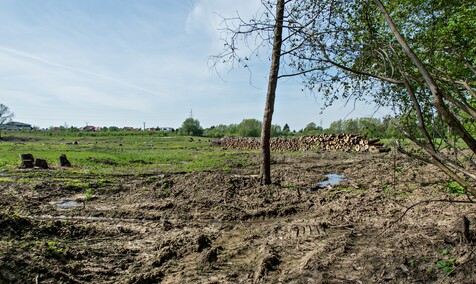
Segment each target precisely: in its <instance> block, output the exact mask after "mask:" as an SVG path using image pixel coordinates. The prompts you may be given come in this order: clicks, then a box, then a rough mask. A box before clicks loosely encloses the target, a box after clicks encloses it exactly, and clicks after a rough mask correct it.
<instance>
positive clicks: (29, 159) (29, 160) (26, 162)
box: [19, 154, 35, 169]
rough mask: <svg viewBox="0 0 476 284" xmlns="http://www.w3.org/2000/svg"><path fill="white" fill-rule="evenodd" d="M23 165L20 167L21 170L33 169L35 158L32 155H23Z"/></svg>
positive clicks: (21, 157)
mask: <svg viewBox="0 0 476 284" xmlns="http://www.w3.org/2000/svg"><path fill="white" fill-rule="evenodd" d="M20 159H21V164H20V166H19V168H20V169H32V168H34V167H35V165H34V164H33V162H34V160H35V159H34V158H33V155H32V154H21V155H20Z"/></svg>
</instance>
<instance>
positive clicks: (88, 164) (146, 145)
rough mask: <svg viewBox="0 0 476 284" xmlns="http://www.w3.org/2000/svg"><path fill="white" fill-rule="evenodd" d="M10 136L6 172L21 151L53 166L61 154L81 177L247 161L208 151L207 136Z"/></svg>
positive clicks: (1, 146) (1, 150) (1, 152)
mask: <svg viewBox="0 0 476 284" xmlns="http://www.w3.org/2000/svg"><path fill="white" fill-rule="evenodd" d="M8 134H9V136H8V137H6V140H5V141H1V142H0V165H1V167H2V168H3V169H4V170H13V169H16V168H17V167H18V165H19V164H20V162H21V161H20V158H19V155H20V154H25V153H31V154H32V155H33V156H34V157H37V158H42V159H46V160H47V161H48V164H49V165H50V167H53V168H59V156H60V155H61V154H65V155H66V156H67V157H68V159H69V160H70V161H71V163H72V164H73V167H72V168H70V169H69V171H70V172H75V171H77V172H79V173H82V174H112V173H115V174H117V173H127V174H142V173H147V172H178V171H185V172H190V171H202V170H230V169H232V168H233V167H234V165H235V164H236V163H240V164H242V165H247V164H249V163H250V161H248V158H247V156H243V155H242V154H241V152H242V151H235V150H227V151H224V150H222V149H221V148H219V147H211V146H210V143H208V142H207V141H205V138H203V139H201V140H199V139H195V140H194V141H192V142H189V137H186V136H171V137H168V136H165V137H164V136H160V135H157V136H154V135H151V134H150V133H149V132H137V133H134V134H132V135H124V136H115V135H111V136H107V135H100V136H96V135H95V134H96V133H84V136H82V137H71V136H70V135H69V133H64V134H65V135H63V136H61V135H59V134H56V135H51V136H50V135H48V134H46V133H41V132H36V133H33V132H32V133H26V132H9V133H8ZM73 141H76V142H77V144H73V143H71V142H73ZM28 174H35V173H28ZM6 181H7V180H6ZM66 186H73V187H77V188H87V187H88V184H87V183H86V184H84V182H81V181H75V180H69V181H67V184H66Z"/></svg>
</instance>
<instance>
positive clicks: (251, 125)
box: [238, 118, 262, 137]
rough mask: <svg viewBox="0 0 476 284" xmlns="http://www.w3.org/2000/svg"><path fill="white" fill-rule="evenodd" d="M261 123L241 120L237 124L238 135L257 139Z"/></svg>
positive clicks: (252, 120)
mask: <svg viewBox="0 0 476 284" xmlns="http://www.w3.org/2000/svg"><path fill="white" fill-rule="evenodd" d="M261 126H262V124H261V121H259V120H257V119H254V118H252V119H243V121H242V122H241V123H240V124H238V134H239V135H240V136H242V137H259V136H260V134H261Z"/></svg>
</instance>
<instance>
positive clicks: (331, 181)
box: [317, 174, 347, 187]
mask: <svg viewBox="0 0 476 284" xmlns="http://www.w3.org/2000/svg"><path fill="white" fill-rule="evenodd" d="M326 177H327V180H325V181H321V182H318V183H317V186H320V187H326V186H334V185H336V184H339V183H340V182H341V181H344V180H347V178H346V177H345V176H344V175H341V174H327V175H326Z"/></svg>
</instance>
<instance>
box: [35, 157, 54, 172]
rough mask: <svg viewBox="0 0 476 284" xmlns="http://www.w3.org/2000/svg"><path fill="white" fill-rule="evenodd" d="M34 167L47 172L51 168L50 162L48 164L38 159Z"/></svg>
mask: <svg viewBox="0 0 476 284" xmlns="http://www.w3.org/2000/svg"><path fill="white" fill-rule="evenodd" d="M34 166H35V167H38V168H40V169H45V170H46V169H49V168H50V167H48V162H46V160H43V159H38V158H36V159H35V163H34Z"/></svg>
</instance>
